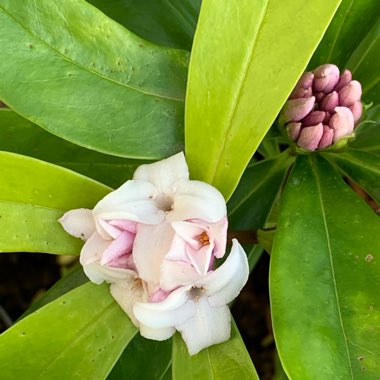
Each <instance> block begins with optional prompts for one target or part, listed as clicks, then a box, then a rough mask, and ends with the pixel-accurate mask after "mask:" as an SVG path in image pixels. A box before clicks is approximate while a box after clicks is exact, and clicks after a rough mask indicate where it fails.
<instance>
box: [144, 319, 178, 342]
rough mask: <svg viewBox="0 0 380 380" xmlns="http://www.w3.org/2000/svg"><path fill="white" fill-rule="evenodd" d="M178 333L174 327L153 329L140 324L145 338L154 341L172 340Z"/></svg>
mask: <svg viewBox="0 0 380 380" xmlns="http://www.w3.org/2000/svg"><path fill="white" fill-rule="evenodd" d="M175 332H176V330H175V328H174V327H167V328H163V329H152V328H150V327H148V326H145V325H143V324H142V323H140V334H141V336H143V337H144V338H147V339H153V340H159V341H161V340H166V339H169V338H171V337H172V336H173V335H174V333H175Z"/></svg>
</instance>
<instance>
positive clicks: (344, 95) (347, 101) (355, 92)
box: [339, 80, 362, 107]
mask: <svg viewBox="0 0 380 380" xmlns="http://www.w3.org/2000/svg"><path fill="white" fill-rule="evenodd" d="M361 96H362V86H361V84H360V83H359V82H358V81H357V80H353V81H351V82H350V83H349V84H347V85H346V86H344V87H343V88H342V89H341V90H340V91H339V104H340V105H341V106H343V107H350V106H352V105H353V104H354V103H355V102H356V101H358V100H360V97H361Z"/></svg>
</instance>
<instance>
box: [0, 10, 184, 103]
mask: <svg viewBox="0 0 380 380" xmlns="http://www.w3.org/2000/svg"><path fill="white" fill-rule="evenodd" d="M0 10H1V11H2V12H3V13H4V14H5V15H6V16H7V17H9V18H10V19H11V20H13V22H15V23H16V24H18V25H19V26H20V27H21V28H23V29H24V30H25V31H26V32H27V33H29V34H30V35H31V36H32V37H33V38H34V39H36V40H37V41H38V42H39V43H40V44H41V45H44V46H45V47H47V48H49V49H50V50H52V51H54V52H55V53H56V54H57V55H58V56H59V57H61V58H62V59H63V60H64V61H67V62H69V63H71V64H72V65H74V66H77V67H79V68H80V69H82V70H85V71H88V72H89V73H92V74H94V75H96V76H98V77H99V78H102V79H104V80H106V81H108V82H111V83H115V84H116V85H118V86H122V87H123V88H128V89H130V90H134V91H137V92H140V93H142V94H144V95H147V96H152V97H157V98H162V99H167V100H173V101H176V102H183V101H184V99H181V98H176V97H171V96H167V95H162V94H156V93H153V92H148V91H144V90H142V89H140V88H137V87H134V86H131V85H127V84H125V83H122V82H119V81H117V80H115V79H113V78H109V77H106V76H104V75H103V74H101V73H100V72H98V71H95V70H91V69H90V68H89V67H87V66H84V65H82V64H80V63H78V62H75V61H73V60H72V59H71V58H69V57H66V56H64V55H63V54H62V53H61V52H59V51H58V50H57V49H55V48H54V47H52V46H51V45H49V44H48V43H47V42H46V41H44V40H43V39H41V38H40V37H38V36H36V35H35V34H34V33H33V32H32V31H31V30H30V29H28V28H27V27H26V26H24V25H22V24H21V23H20V22H19V21H18V20H17V19H15V18H14V17H13V16H12V15H11V14H10V13H8V12H7V11H6V10H5V9H4V8H3V7H2V6H0Z"/></svg>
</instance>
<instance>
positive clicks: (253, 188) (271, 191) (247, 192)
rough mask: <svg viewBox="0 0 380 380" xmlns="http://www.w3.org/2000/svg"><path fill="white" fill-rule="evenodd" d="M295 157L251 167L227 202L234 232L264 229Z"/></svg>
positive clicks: (266, 161) (285, 155)
mask: <svg viewBox="0 0 380 380" xmlns="http://www.w3.org/2000/svg"><path fill="white" fill-rule="evenodd" d="M293 159H294V157H292V156H290V155H289V152H284V153H283V154H281V155H278V156H277V157H274V158H272V159H269V160H265V161H259V162H258V163H255V164H253V165H251V166H249V167H248V168H247V169H246V171H245V172H244V175H243V177H242V179H241V180H240V183H239V185H238V187H237V189H236V191H235V192H234V194H233V196H232V198H231V199H230V201H229V202H228V218H229V223H230V226H231V228H232V229H234V230H252V229H258V228H262V227H263V226H264V224H265V221H266V219H267V217H268V214H269V212H270V210H271V208H272V205H273V202H274V200H275V198H276V195H277V193H278V192H279V189H280V186H281V184H282V182H283V180H284V177H285V174H286V172H287V170H288V168H289V165H290V164H291V163H292V161H293Z"/></svg>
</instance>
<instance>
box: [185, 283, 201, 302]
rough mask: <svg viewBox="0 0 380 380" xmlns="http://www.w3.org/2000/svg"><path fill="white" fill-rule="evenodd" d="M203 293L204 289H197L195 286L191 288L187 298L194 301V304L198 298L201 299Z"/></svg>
mask: <svg viewBox="0 0 380 380" xmlns="http://www.w3.org/2000/svg"><path fill="white" fill-rule="evenodd" d="M204 292H205V289H204V288H202V287H201V288H198V287H196V286H193V287H192V288H191V289H190V290H189V296H190V298H191V299H192V300H194V301H195V302H197V301H198V300H199V298H200V297H202V295H203V293H204Z"/></svg>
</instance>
